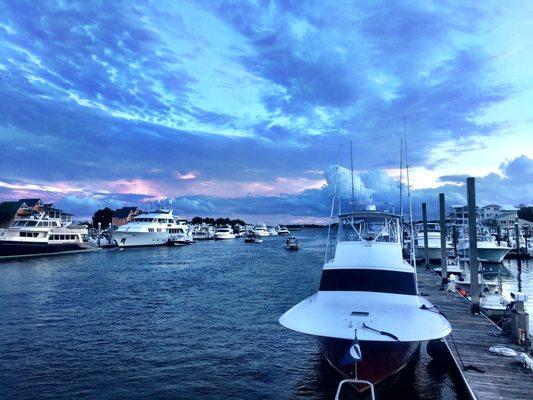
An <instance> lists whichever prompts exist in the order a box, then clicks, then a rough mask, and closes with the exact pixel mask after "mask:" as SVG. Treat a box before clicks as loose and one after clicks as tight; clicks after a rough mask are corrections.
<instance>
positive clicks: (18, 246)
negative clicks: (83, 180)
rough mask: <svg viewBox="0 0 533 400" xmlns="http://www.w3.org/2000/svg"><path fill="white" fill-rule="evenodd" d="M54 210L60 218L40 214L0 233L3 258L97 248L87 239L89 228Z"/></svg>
mask: <svg viewBox="0 0 533 400" xmlns="http://www.w3.org/2000/svg"><path fill="white" fill-rule="evenodd" d="M55 211H57V212H56V213H55V215H57V217H51V216H50V215H49V214H47V213H45V212H41V213H39V214H35V215H31V216H28V217H25V218H18V219H15V221H14V222H13V224H12V225H11V226H10V227H9V228H7V229H5V230H4V231H3V232H2V233H0V259H2V258H15V257H25V256H40V255H56V254H63V253H72V252H80V251H87V250H95V249H97V246H96V245H94V244H92V243H90V242H89V240H88V239H89V232H88V229H87V226H86V225H74V224H72V220H71V219H64V218H62V217H61V211H60V210H55ZM66 215H70V214H66Z"/></svg>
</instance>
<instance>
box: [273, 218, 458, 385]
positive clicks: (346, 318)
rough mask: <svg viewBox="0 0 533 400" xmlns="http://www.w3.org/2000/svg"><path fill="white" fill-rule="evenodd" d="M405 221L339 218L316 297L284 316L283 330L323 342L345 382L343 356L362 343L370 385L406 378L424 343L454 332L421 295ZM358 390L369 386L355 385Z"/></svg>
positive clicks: (349, 372) (350, 372) (348, 373)
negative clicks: (403, 236)
mask: <svg viewBox="0 0 533 400" xmlns="http://www.w3.org/2000/svg"><path fill="white" fill-rule="evenodd" d="M400 232H401V230H400V216H398V215H395V214H391V213H385V212H379V211H370V210H367V211H360V212H352V213H349V214H342V215H340V216H339V221H338V231H337V233H336V235H335V237H333V235H332V234H331V232H330V234H328V242H327V247H326V262H325V264H324V267H323V271H322V278H321V281H320V287H319V290H318V292H317V293H315V294H314V295H312V296H310V297H309V298H307V299H305V300H304V301H302V302H301V303H299V304H298V305H296V306H294V307H293V308H291V309H290V310H289V311H287V312H286V313H285V314H283V315H282V316H281V317H280V319H279V322H280V323H281V325H283V326H285V327H287V328H289V329H292V330H294V331H297V332H301V333H306V334H309V335H314V336H318V337H319V339H320V343H321V347H322V350H323V353H324V355H325V358H326V359H327V361H328V362H329V363H330V364H331V366H332V367H333V368H335V369H336V370H337V371H338V372H340V373H341V374H342V375H343V376H345V377H347V378H352V377H354V366H353V364H352V365H343V362H342V360H343V357H344V355H345V354H346V353H347V352H348V350H349V349H350V348H351V346H352V344H353V340H354V337H356V338H357V339H358V341H359V345H360V350H361V353H362V354H363V357H362V361H361V362H359V363H358V364H357V371H358V372H357V375H358V378H359V379H362V380H366V381H368V382H371V383H372V384H376V383H378V382H381V381H383V380H384V379H386V378H387V377H389V376H392V375H393V374H395V373H396V372H398V371H400V370H401V369H402V368H403V367H404V366H405V365H406V363H407V362H408V361H409V360H410V359H411V357H412V356H413V354H414V353H415V352H416V350H417V349H418V346H419V345H420V343H422V342H426V341H429V340H433V339H440V338H443V337H445V336H447V335H448V334H449V333H450V332H451V326H450V324H449V323H448V321H447V320H446V319H445V318H444V317H443V316H442V315H441V314H440V313H439V312H438V310H436V308H435V307H434V306H433V305H432V304H431V303H430V302H429V301H428V300H427V299H425V298H424V297H421V296H419V295H418V288H417V283H416V274H415V270H414V269H413V267H412V266H411V265H410V264H409V263H407V262H406V261H404V260H403V258H402V244H401V240H400ZM355 387H356V388H357V390H364V389H365V388H367V387H368V386H361V385H360V384H356V385H355Z"/></svg>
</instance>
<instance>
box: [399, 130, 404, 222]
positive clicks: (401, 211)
mask: <svg viewBox="0 0 533 400" xmlns="http://www.w3.org/2000/svg"><path fill="white" fill-rule="evenodd" d="M404 128H405V126H404ZM404 134H405V131H404ZM402 169H403V137H402V138H400V217H402V218H403V198H402V197H403V196H402V195H403V189H402V182H403V179H402V178H403V177H402Z"/></svg>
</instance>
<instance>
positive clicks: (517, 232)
mask: <svg viewBox="0 0 533 400" xmlns="http://www.w3.org/2000/svg"><path fill="white" fill-rule="evenodd" d="M514 235H515V242H516V245H515V247H516V262H517V264H518V268H522V259H521V257H520V228H519V227H518V222H515V223H514Z"/></svg>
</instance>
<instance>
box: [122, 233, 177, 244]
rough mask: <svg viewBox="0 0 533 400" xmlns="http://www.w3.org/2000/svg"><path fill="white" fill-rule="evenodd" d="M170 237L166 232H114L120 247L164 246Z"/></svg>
mask: <svg viewBox="0 0 533 400" xmlns="http://www.w3.org/2000/svg"><path fill="white" fill-rule="evenodd" d="M168 237H169V234H168V233H166V232H121V231H115V232H113V239H114V240H115V242H117V246H118V247H140V246H163V245H166V244H167V243H168Z"/></svg>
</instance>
